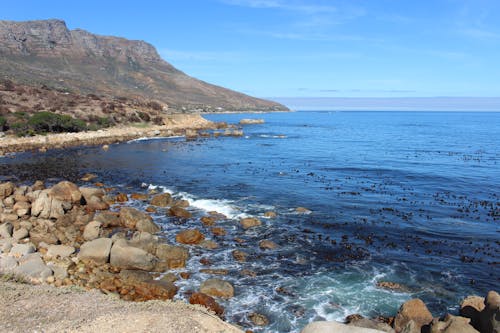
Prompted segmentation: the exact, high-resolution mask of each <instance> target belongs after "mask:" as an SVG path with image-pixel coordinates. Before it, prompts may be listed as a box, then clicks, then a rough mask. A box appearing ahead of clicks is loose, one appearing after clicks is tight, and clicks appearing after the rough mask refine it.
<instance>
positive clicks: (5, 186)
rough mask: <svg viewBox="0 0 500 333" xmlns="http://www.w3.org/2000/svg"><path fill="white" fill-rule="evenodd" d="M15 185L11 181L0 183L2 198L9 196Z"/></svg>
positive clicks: (0, 195) (0, 196)
mask: <svg viewBox="0 0 500 333" xmlns="http://www.w3.org/2000/svg"><path fill="white" fill-rule="evenodd" d="M15 188H16V187H15V185H14V184H13V183H11V182H7V183H2V184H0V200H3V199H5V198H7V197H8V196H10V195H12V193H14V189H15Z"/></svg>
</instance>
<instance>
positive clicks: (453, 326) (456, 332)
mask: <svg viewBox="0 0 500 333" xmlns="http://www.w3.org/2000/svg"><path fill="white" fill-rule="evenodd" d="M469 322H470V319H469V318H464V317H457V316H452V315H450V314H447V315H446V317H445V318H444V321H438V320H437V319H434V320H433V321H432V324H431V328H430V333H479V331H477V330H475V329H474V327H472V326H471V325H469Z"/></svg>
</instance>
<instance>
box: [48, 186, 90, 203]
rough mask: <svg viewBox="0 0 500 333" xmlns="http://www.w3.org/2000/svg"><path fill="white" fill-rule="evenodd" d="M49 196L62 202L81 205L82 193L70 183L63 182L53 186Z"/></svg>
mask: <svg viewBox="0 0 500 333" xmlns="http://www.w3.org/2000/svg"><path fill="white" fill-rule="evenodd" d="M49 195H50V196H51V197H52V198H54V199H57V200H60V201H67V202H71V203H78V204H79V203H81V199H82V192H80V189H79V188H78V186H76V185H75V184H73V183H72V182H69V181H66V180H65V181H62V182H59V183H57V184H56V185H54V186H52V188H51V189H50V190H49Z"/></svg>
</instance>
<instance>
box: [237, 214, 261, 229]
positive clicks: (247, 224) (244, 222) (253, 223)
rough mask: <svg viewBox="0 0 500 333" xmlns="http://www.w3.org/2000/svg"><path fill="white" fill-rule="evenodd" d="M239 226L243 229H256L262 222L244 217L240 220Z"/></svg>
mask: <svg viewBox="0 0 500 333" xmlns="http://www.w3.org/2000/svg"><path fill="white" fill-rule="evenodd" d="M240 224H241V226H242V227H243V229H245V230H246V229H250V228H253V227H258V226H261V225H262V222H261V221H260V220H259V219H256V218H255V217H246V218H243V219H241V220H240Z"/></svg>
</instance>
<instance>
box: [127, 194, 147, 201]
mask: <svg viewBox="0 0 500 333" xmlns="http://www.w3.org/2000/svg"><path fill="white" fill-rule="evenodd" d="M130 199H133V200H140V201H146V200H148V199H149V196H148V195H147V194H144V193H132V194H131V195H130Z"/></svg>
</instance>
